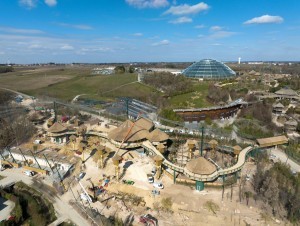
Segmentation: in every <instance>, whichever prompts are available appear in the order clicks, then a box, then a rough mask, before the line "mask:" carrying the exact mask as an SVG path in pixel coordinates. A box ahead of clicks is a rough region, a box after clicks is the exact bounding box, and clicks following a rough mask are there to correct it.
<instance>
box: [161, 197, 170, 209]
mask: <svg viewBox="0 0 300 226" xmlns="http://www.w3.org/2000/svg"><path fill="white" fill-rule="evenodd" d="M172 206H173V202H172V199H171V197H168V198H163V199H162V200H161V207H162V208H163V210H165V211H172Z"/></svg>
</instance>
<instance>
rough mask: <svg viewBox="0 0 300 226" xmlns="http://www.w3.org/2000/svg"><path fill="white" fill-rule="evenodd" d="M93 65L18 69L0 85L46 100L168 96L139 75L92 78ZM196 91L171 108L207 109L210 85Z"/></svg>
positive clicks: (179, 97) (0, 78)
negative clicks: (47, 98)
mask: <svg viewBox="0 0 300 226" xmlns="http://www.w3.org/2000/svg"><path fill="white" fill-rule="evenodd" d="M92 68H93V67H92V66H89V67H88V66H74V67H71V66H68V67H65V66H61V67H58V66H56V67H48V68H46V67H45V68H44V67H38V68H35V69H34V68H31V69H27V68H17V69H16V70H15V71H14V72H10V73H5V74H0V86H1V87H5V88H9V89H12V90H16V91H20V92H24V93H26V94H29V95H32V96H36V97H43V96H49V97H54V98H57V99H62V100H65V101H70V100H72V99H73V98H74V97H75V96H76V95H80V94H85V95H84V96H82V97H83V98H86V99H95V100H110V101H113V100H114V99H115V98H117V97H124V96H126V97H133V98H137V99H139V100H142V101H147V100H148V101H149V98H150V97H151V96H156V98H157V97H158V96H161V97H162V96H163V95H164V94H163V93H161V92H159V91H158V90H156V89H155V88H152V87H150V86H147V85H144V84H141V83H138V82H137V75H136V74H129V73H125V74H113V75H95V76H91V75H90V73H91V69H92ZM194 87H195V89H194V90H195V91H194V92H189V93H185V94H181V95H177V96H173V97H170V98H168V99H167V105H169V107H173V108H176V107H204V106H208V105H209V103H208V102H207V101H206V95H207V90H208V84H207V83H205V82H202V83H199V82H194Z"/></svg>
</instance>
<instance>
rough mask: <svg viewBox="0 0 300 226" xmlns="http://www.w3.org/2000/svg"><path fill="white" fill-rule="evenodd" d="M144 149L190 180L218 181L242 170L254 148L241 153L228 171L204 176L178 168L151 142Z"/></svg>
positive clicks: (248, 148)
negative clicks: (221, 177)
mask: <svg viewBox="0 0 300 226" xmlns="http://www.w3.org/2000/svg"><path fill="white" fill-rule="evenodd" d="M142 147H144V148H145V149H147V150H149V151H152V152H153V153H155V154H156V155H159V156H161V157H162V158H163V159H164V161H163V164H164V165H165V166H167V167H168V168H170V169H172V170H175V171H176V172H180V173H183V174H184V175H185V176H187V177H188V178H190V179H192V180H198V181H213V180H215V179H217V178H218V177H219V176H223V175H228V174H232V173H235V172H237V171H239V170H241V169H242V167H243V166H244V164H245V162H246V156H247V154H248V153H249V152H251V151H252V150H253V147H251V146H249V147H247V148H245V149H243V150H242V151H241V153H240V154H239V157H238V161H237V163H236V164H235V165H233V166H231V167H229V168H226V169H220V170H218V171H215V172H214V173H212V174H208V175H204V174H196V173H193V172H191V171H189V170H188V169H187V168H185V167H180V166H177V165H175V164H173V163H171V162H170V161H169V160H167V159H166V158H165V157H164V156H163V155H162V154H161V153H160V152H159V151H158V150H157V149H156V148H155V147H154V146H153V145H152V144H151V143H150V141H145V142H143V144H142Z"/></svg>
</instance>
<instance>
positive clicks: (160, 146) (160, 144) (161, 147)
mask: <svg viewBox="0 0 300 226" xmlns="http://www.w3.org/2000/svg"><path fill="white" fill-rule="evenodd" d="M156 148H157V149H163V148H166V146H165V145H163V144H162V143H159V144H158V145H157V147H156Z"/></svg>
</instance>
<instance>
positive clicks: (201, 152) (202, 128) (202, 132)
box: [200, 126, 204, 157]
mask: <svg viewBox="0 0 300 226" xmlns="http://www.w3.org/2000/svg"><path fill="white" fill-rule="evenodd" d="M203 140H204V126H202V127H201V148H200V155H201V157H202V156H203Z"/></svg>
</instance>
